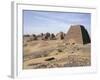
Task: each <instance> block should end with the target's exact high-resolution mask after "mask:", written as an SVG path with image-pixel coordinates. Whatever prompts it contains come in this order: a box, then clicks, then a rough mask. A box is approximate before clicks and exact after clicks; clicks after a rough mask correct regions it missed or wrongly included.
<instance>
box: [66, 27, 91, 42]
mask: <svg viewBox="0 0 100 80" xmlns="http://www.w3.org/2000/svg"><path fill="white" fill-rule="evenodd" d="M64 39H65V41H68V42H71V43H78V44H87V43H90V37H89V34H88V32H87V30H86V29H85V27H84V26H83V25H72V26H71V27H70V29H69V31H68V33H67V34H66V35H65V38H64Z"/></svg>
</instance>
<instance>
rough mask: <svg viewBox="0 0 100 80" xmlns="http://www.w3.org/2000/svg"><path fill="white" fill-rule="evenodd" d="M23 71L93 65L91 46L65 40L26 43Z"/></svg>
mask: <svg viewBox="0 0 100 80" xmlns="http://www.w3.org/2000/svg"><path fill="white" fill-rule="evenodd" d="M23 46H24V53H23V54H24V55H23V69H39V68H41V69H42V68H57V67H79V66H90V65H91V50H90V47H91V45H90V44H86V45H82V44H75V43H66V42H65V41H63V40H47V41H45V40H38V41H30V42H24V44H23Z"/></svg>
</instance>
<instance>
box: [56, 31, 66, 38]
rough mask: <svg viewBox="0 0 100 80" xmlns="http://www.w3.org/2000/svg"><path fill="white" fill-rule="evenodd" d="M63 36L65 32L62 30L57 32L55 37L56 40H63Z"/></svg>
mask: <svg viewBox="0 0 100 80" xmlns="http://www.w3.org/2000/svg"><path fill="white" fill-rule="evenodd" d="M64 37H65V34H64V33H63V32H59V33H57V35H56V39H58V40H63V39H64Z"/></svg>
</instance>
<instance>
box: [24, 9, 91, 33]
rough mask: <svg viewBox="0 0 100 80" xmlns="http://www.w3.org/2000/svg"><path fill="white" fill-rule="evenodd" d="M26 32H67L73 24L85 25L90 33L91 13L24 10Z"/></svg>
mask: <svg viewBox="0 0 100 80" xmlns="http://www.w3.org/2000/svg"><path fill="white" fill-rule="evenodd" d="M23 14H24V15H23V26H24V34H40V33H46V32H50V33H55V34H56V33H58V32H60V31H63V32H65V33H67V31H68V29H69V28H70V26H71V25H74V24H81V25H84V26H85V28H86V29H87V31H88V32H89V34H90V28H91V14H89V13H75V12H74V13H73V12H48V11H32V10H24V11H23Z"/></svg>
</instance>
